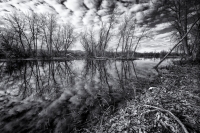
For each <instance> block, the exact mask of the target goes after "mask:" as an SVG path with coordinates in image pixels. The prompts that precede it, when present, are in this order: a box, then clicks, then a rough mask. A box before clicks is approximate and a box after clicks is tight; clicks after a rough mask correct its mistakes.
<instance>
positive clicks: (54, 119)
mask: <svg viewBox="0 0 200 133" xmlns="http://www.w3.org/2000/svg"><path fill="white" fill-rule="evenodd" d="M158 61H159V59H140V60H135V61H109V60H108V61H99V60H75V61H65V62H59V61H52V62H40V61H27V62H0V132H2V133H6V132H16V133H26V132H31V133H36V132H37V133H46V132H47V133H48V132H49V133H50V132H55V133H57V132H66V133H68V132H75V131H76V132H78V131H79V129H80V128H83V127H84V126H88V125H89V124H91V125H92V124H93V123H95V122H97V121H98V120H99V118H100V117H101V116H102V115H103V112H106V111H107V112H112V111H115V109H116V107H117V106H118V104H119V103H120V102H122V101H124V100H127V99H134V98H135V97H136V95H137V93H140V92H142V91H143V90H144V89H148V87H150V86H151V85H152V82H154V81H153V80H154V78H155V77H157V76H158V72H157V71H156V70H154V69H152V68H153V66H155V65H156V63H158ZM170 63H171V61H170V59H168V60H166V61H165V62H163V63H162V65H164V66H165V65H168V64H170Z"/></svg>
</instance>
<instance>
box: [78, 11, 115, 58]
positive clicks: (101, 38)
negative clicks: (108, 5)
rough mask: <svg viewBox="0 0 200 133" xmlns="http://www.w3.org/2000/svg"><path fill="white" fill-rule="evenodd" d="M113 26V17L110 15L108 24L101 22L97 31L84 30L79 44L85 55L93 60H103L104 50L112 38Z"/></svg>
mask: <svg viewBox="0 0 200 133" xmlns="http://www.w3.org/2000/svg"><path fill="white" fill-rule="evenodd" d="M114 24H115V15H114V14H112V15H111V17H110V19H109V21H108V22H103V21H102V22H101V25H100V28H99V30H94V29H93V28H92V29H90V30H86V32H85V33H82V35H81V44H82V46H83V48H84V50H85V51H86V53H87V55H88V56H90V57H95V58H102V57H103V58H104V56H105V52H106V49H107V47H108V45H109V43H110V41H111V39H112V37H113V33H112V29H113V26H114Z"/></svg>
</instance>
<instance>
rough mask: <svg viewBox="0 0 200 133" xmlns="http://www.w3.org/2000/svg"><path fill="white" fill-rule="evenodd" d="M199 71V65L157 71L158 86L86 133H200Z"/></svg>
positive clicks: (147, 90) (175, 66)
mask: <svg viewBox="0 0 200 133" xmlns="http://www.w3.org/2000/svg"><path fill="white" fill-rule="evenodd" d="M199 70H200V65H199V64H184V65H180V64H179V65H173V66H169V67H165V68H162V69H160V70H159V73H160V74H159V78H160V81H161V83H160V84H158V85H157V86H154V87H150V88H149V89H146V90H145V93H144V94H141V95H139V96H138V97H136V98H135V99H134V100H131V101H128V102H127V103H126V106H125V107H122V108H121V109H119V110H118V111H117V112H116V113H115V114H113V115H112V116H111V117H109V118H106V119H102V120H101V122H99V123H98V124H97V125H96V126H94V127H91V129H87V130H86V132H110V133H111V132H113V133H115V132H120V133H121V132H124V133H200V71H199Z"/></svg>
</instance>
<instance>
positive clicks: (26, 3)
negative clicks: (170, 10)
mask: <svg viewBox="0 0 200 133" xmlns="http://www.w3.org/2000/svg"><path fill="white" fill-rule="evenodd" d="M156 1H157V0H150V1H149V2H147V3H141V4H133V5H128V6H127V4H126V5H125V4H124V3H122V2H120V1H119V0H118V1H117V0H10V1H8V2H2V3H0V16H5V15H6V14H7V13H12V12H18V11H22V12H25V13H27V12H29V11H30V12H36V13H56V14H58V15H59V16H60V20H58V21H62V22H63V23H67V22H70V23H72V24H73V25H74V26H75V27H76V28H77V31H78V30H82V29H83V28H82V27H85V26H97V27H98V26H99V24H100V23H101V21H103V22H107V21H108V20H109V19H110V17H111V14H112V12H113V9H114V8H117V9H116V11H117V13H118V15H119V16H118V23H120V22H122V18H123V17H124V15H126V14H132V16H134V17H135V18H136V20H137V23H140V24H142V25H143V26H147V25H148V26H149V27H148V28H149V29H152V32H151V34H152V35H155V38H154V40H153V41H149V40H146V41H142V42H141V46H140V48H139V50H142V49H145V50H146V49H147V48H148V47H149V48H150V49H153V47H154V48H155V49H159V47H163V46H166V45H167V42H168V41H169V39H168V38H169V36H170V33H171V30H170V28H169V24H168V23H166V21H167V20H166V16H165V15H164V14H158V13H157V12H155V10H154V6H153V3H155V2H156ZM155 16H158V17H159V18H156V17H155ZM118 25H119V24H118ZM94 28H95V27H94ZM115 29H116V30H117V28H115ZM141 31H142V30H141V29H139V30H137V33H136V34H140V32H141ZM156 42H157V43H156ZM161 44H162V45H161ZM113 45H114V44H113ZM78 46H79V44H77V46H75V48H79V47H78ZM158 46H159V47H158Z"/></svg>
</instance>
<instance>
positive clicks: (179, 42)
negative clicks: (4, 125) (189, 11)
mask: <svg viewBox="0 0 200 133" xmlns="http://www.w3.org/2000/svg"><path fill="white" fill-rule="evenodd" d="M199 20H200V18H198V19H197V20H196V21H195V22H194V23H193V24H192V26H191V27H190V29H189V30H188V32H187V33H185V35H184V36H183V37H182V38H181V40H180V41H179V42H178V43H177V44H176V45H174V47H173V48H172V49H171V50H170V51H169V52H168V53H167V54H166V55H165V56H164V57H163V59H162V60H160V62H159V63H158V64H157V65H156V66H154V68H155V69H157V68H158V66H159V65H160V64H161V63H162V62H163V61H164V60H165V59H166V58H167V56H168V55H169V54H170V53H171V52H172V51H173V50H174V49H175V48H176V47H177V46H178V45H179V43H181V42H182V40H183V39H184V38H185V37H186V36H187V35H188V33H189V32H190V31H191V29H192V28H193V27H194V25H195V24H196V23H197V22H198V21H199Z"/></svg>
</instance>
